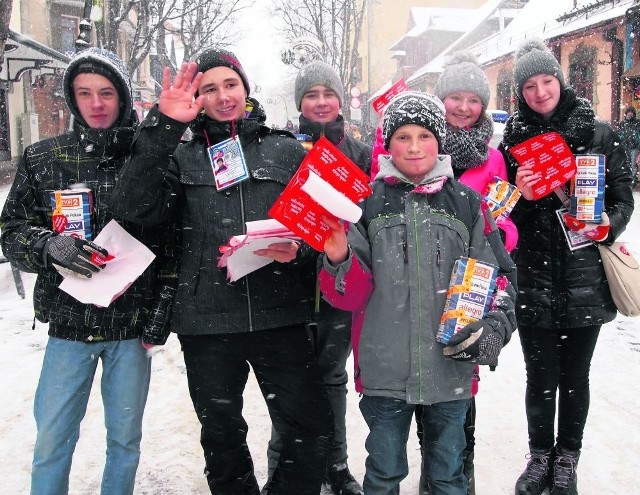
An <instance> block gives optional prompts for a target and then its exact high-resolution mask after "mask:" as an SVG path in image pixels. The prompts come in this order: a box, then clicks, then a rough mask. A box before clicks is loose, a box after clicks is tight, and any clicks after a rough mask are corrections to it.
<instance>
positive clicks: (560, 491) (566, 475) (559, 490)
mask: <svg viewBox="0 0 640 495" xmlns="http://www.w3.org/2000/svg"><path fill="white" fill-rule="evenodd" d="M555 457H556V459H555V461H554V462H553V481H552V485H551V492H550V494H549V495H578V473H577V472H576V469H577V467H578V459H579V458H580V451H579V450H567V449H563V448H562V447H558V446H557V445H556V456H555Z"/></svg>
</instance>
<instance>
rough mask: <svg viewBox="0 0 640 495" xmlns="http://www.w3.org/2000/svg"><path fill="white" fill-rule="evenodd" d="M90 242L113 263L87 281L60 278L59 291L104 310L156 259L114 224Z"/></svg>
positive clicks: (75, 278)
mask: <svg viewBox="0 0 640 495" xmlns="http://www.w3.org/2000/svg"><path fill="white" fill-rule="evenodd" d="M93 242H94V243H95V244H97V245H98V246H101V247H103V248H105V249H106V250H107V251H108V252H109V254H111V255H113V256H115V259H114V260H112V261H110V262H109V263H108V264H107V265H106V266H105V267H104V268H103V269H102V270H100V272H98V273H94V274H93V275H92V277H91V278H89V279H84V278H80V277H76V276H73V275H69V276H65V275H64V274H63V276H65V279H64V280H63V281H62V283H61V284H60V289H61V290H63V291H64V292H66V293H67V294H69V295H71V296H73V297H75V298H76V299H77V300H78V301H80V302H81V303H84V304H94V305H96V306H100V307H107V306H109V304H111V303H112V302H113V301H114V300H115V299H116V298H117V297H118V296H119V295H121V294H122V293H124V292H125V291H126V289H127V288H128V287H129V286H130V285H131V284H132V283H133V282H135V280H136V279H137V278H138V277H139V276H140V275H142V273H143V272H144V271H145V270H146V269H147V267H148V266H149V265H150V264H151V262H152V261H153V260H154V258H155V257H156V256H155V254H153V252H151V250H150V249H149V248H147V246H145V245H144V244H142V243H141V242H140V241H138V240H137V239H136V238H135V237H133V236H132V235H131V234H129V233H128V232H127V231H126V230H125V229H123V228H122V227H121V226H120V224H119V223H118V222H116V221H115V220H111V221H110V222H109V223H108V224H107V225H105V227H104V228H103V229H102V231H101V232H100V233H99V234H98V236H97V237H96V238H95V240H94V241H93Z"/></svg>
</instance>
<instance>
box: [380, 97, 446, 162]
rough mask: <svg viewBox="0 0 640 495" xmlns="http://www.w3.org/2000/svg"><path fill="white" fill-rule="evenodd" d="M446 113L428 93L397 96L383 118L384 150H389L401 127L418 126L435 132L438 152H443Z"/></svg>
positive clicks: (442, 105) (441, 104)
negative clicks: (395, 133) (394, 136)
mask: <svg viewBox="0 0 640 495" xmlns="http://www.w3.org/2000/svg"><path fill="white" fill-rule="evenodd" d="M444 112H445V110H444V104H443V103H442V102H441V101H440V100H439V99H438V98H437V97H436V96H434V95H430V94H428V93H421V92H419V91H404V92H402V93H400V94H399V95H397V96H395V97H394V98H393V100H391V102H389V105H388V106H387V108H385V110H384V114H383V116H382V135H383V137H384V149H386V150H388V149H389V143H390V142H391V137H392V136H393V133H394V132H396V131H397V130H398V129H399V128H400V127H402V126H403V125H407V124H416V125H419V126H422V127H424V128H425V129H428V130H430V131H431V132H433V135H434V136H435V137H436V139H437V141H438V151H442V143H444V138H445V136H446V133H447V129H446V125H445V120H444Z"/></svg>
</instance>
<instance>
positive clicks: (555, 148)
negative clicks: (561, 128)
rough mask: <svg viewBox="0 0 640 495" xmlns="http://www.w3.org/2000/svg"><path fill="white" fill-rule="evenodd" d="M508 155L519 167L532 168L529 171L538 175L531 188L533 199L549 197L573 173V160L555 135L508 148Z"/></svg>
mask: <svg viewBox="0 0 640 495" xmlns="http://www.w3.org/2000/svg"><path fill="white" fill-rule="evenodd" d="M509 152H510V153H511V154H512V155H513V157H514V158H515V159H516V161H517V162H518V164H519V165H521V166H524V165H533V172H534V173H537V174H540V180H539V181H538V182H537V183H536V184H535V185H534V186H533V187H532V189H533V199H534V200H536V199H540V198H543V197H545V196H546V195H548V194H550V193H551V192H553V190H554V189H557V188H558V187H560V186H562V185H564V184H565V183H566V182H567V181H568V180H570V179H571V178H573V176H574V175H575V174H576V160H575V157H574V156H573V153H572V152H571V149H570V148H569V145H568V144H567V143H566V141H565V140H564V139H563V138H562V136H561V135H560V134H558V133H557V132H547V133H545V134H540V135H539V136H534V137H532V138H530V139H527V140H526V141H524V142H522V143H520V144H517V145H515V146H512V147H511V148H509Z"/></svg>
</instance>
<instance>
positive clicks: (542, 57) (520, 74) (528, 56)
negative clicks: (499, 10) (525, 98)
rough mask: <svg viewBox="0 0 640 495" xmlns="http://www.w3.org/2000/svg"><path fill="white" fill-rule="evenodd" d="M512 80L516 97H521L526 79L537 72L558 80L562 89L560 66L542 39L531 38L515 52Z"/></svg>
mask: <svg viewBox="0 0 640 495" xmlns="http://www.w3.org/2000/svg"><path fill="white" fill-rule="evenodd" d="M515 59H516V62H515V66H514V68H513V82H514V84H515V86H516V91H517V93H518V98H520V99H522V87H523V86H524V83H525V82H527V79H529V78H530V77H533V76H537V75H539V74H549V75H551V76H553V77H555V78H556V79H557V80H558V81H560V89H561V90H564V88H565V83H564V76H563V74H562V68H561V67H560V64H559V63H558V61H557V60H556V57H554V56H553V53H551V50H549V48H547V45H545V44H544V42H543V41H542V40H538V39H532V40H529V41H526V42H524V43H523V44H522V45H521V46H520V48H518V50H517V51H516V53H515Z"/></svg>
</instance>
